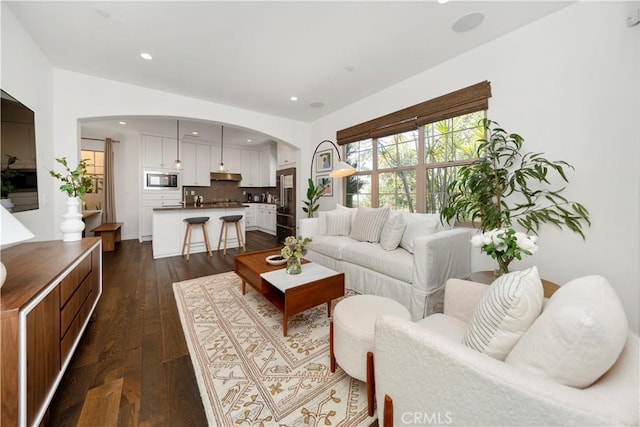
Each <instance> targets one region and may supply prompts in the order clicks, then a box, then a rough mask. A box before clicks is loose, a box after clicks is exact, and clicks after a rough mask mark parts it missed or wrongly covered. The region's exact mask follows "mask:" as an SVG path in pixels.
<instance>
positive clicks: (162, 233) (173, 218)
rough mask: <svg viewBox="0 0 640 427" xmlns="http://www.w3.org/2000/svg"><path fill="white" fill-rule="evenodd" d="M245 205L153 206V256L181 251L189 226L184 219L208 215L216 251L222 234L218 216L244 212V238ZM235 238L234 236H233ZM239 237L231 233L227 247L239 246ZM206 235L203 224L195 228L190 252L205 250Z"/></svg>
mask: <svg viewBox="0 0 640 427" xmlns="http://www.w3.org/2000/svg"><path fill="white" fill-rule="evenodd" d="M245 208H246V206H245V205H244V204H242V203H233V202H230V203H205V204H203V205H200V206H196V205H186V206H165V207H161V208H154V209H153V243H152V249H153V258H154V259H155V258H165V257H170V256H178V255H181V254H182V243H183V241H184V240H183V239H184V233H185V229H186V227H187V226H186V223H185V222H184V219H185V218H191V217H198V216H208V217H209V222H207V232H208V234H209V242H211V246H212V247H211V249H212V250H216V249H217V247H218V239H219V237H220V222H221V221H220V220H219V218H220V217H222V216H226V215H242V220H241V221H240V224H241V225H242V238H243V239H245ZM232 237H233V238H232ZM237 247H238V239H237V238H236V237H235V234H234V235H233V236H232V235H231V233H230V234H229V237H228V240H227V249H229V248H237ZM205 251H206V248H205V245H204V235H203V233H202V230H201V229H200V227H194V228H193V233H192V235H191V253H192V254H194V253H198V252H205Z"/></svg>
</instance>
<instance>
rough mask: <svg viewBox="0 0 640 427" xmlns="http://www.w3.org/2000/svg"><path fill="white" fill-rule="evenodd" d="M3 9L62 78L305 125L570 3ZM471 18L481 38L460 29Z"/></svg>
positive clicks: (30, 5) (21, 5)
mask: <svg viewBox="0 0 640 427" xmlns="http://www.w3.org/2000/svg"><path fill="white" fill-rule="evenodd" d="M4 3H6V4H8V5H9V7H10V9H11V10H12V11H13V13H14V14H15V15H16V17H17V18H18V20H19V21H20V22H21V23H22V25H23V26H24V27H25V29H26V30H27V31H28V32H29V33H30V34H31V36H32V37H33V39H34V40H35V42H36V43H37V44H38V45H39V46H40V48H41V49H42V50H43V51H44V53H45V54H46V55H47V57H48V58H49V60H50V61H51V63H52V64H53V66H55V67H57V68H62V69H68V70H72V71H76V72H80V73H85V74H89V75H94V76H99V77H103V78H107V79H111V80H117V81H122V82H126V83H130V84H136V85H139V86H145V87H149V88H153V89H158V90H162V91H166V92H172V93H176V94H181V95H185V96H189V97H194V98H200V99H204V100H208V101H212V102H217V103H221V104H226V105H231V106H236V107H240V108H244V109H247V110H252V111H258V112H263V113H267V114H272V115H276V116H281V117H287V118H291V119H294V120H301V121H307V122H311V121H314V120H316V119H318V118H320V117H322V116H324V115H327V114H329V113H331V112H333V111H336V110H338V109H340V108H342V107H344V106H346V105H349V104H351V103H353V102H356V101H358V100H360V99H362V98H364V97H366V96H369V95H371V94H373V93H375V92H378V91H380V90H382V89H384V88H386V87H388V86H390V85H393V84H395V83H397V82H399V81H402V80H404V79H406V78H408V77H410V76H413V75H415V74H418V73H420V72H422V71H424V70H426V69H428V68H430V67H433V66H435V65H437V64H439V63H442V62H444V61H446V60H448V59H450V58H453V57H455V56H457V55H460V54H461V53H463V52H465V51H468V50H470V49H473V48H474V47H476V46H479V45H481V44H483V43H486V42H487V41H489V40H492V39H494V38H497V37H499V36H501V35H503V34H506V33H508V32H511V31H513V30H515V29H517V28H519V27H522V26H524V25H527V24H528V23H531V22H533V21H535V20H537V19H540V18H541V17H543V16H545V15H548V14H550V13H553V12H555V11H557V10H558V9H560V8H562V7H564V6H566V5H568V4H570V2H557V1H539V2H525V1H494V2H485V1H460V0H451V1H450V2H449V3H446V4H442V5H441V4H438V3H437V2H436V1H435V0H430V1H427V0H423V1H408V2H402V1H280V2H275V1H255V2H248V1H226V2H222V1H196V2H181V1H173V2H167V1H139V2H132V1H124V2H94V1H76V2H74V1H70V2H55V1H40V2H38V1H33V2H31V1H29V2H23V1H4ZM474 12H481V13H483V14H484V21H483V22H482V24H481V25H480V26H479V27H478V28H476V29H474V30H471V31H468V32H454V31H453V30H452V25H453V24H454V23H455V22H456V21H457V20H458V19H460V18H461V17H463V16H465V15H467V14H469V13H474ZM141 52H149V53H150V54H151V55H153V60H152V61H146V60H144V59H142V58H140V56H139V54H140V53H141ZM488 60H491V59H488ZM291 96H297V97H298V101H296V102H292V101H291V100H290V97H291ZM312 103H322V104H323V106H322V107H319V108H318V107H315V108H314V107H312V106H311V104H312ZM218 133H219V130H218ZM225 142H226V136H225Z"/></svg>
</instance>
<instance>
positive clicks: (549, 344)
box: [505, 276, 629, 388]
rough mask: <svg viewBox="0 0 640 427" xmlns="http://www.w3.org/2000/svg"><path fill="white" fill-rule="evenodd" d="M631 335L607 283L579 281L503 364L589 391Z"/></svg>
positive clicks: (556, 298) (559, 295)
mask: <svg viewBox="0 0 640 427" xmlns="http://www.w3.org/2000/svg"><path fill="white" fill-rule="evenodd" d="M628 331H629V323H628V321H627V317H626V315H625V313H624V309H623V307H622V303H621V302H620V299H619V298H618V296H617V295H616V293H615V292H614V291H613V289H612V288H611V286H610V285H609V283H608V282H607V280H606V279H605V278H604V277H602V276H586V277H581V278H579V279H575V280H572V281H571V282H569V283H567V284H565V285H563V286H561V287H560V289H558V290H557V291H556V292H555V293H554V294H553V296H552V297H551V299H550V300H549V302H548V303H547V304H546V306H545V308H544V310H543V312H542V314H541V315H540V316H539V317H538V319H536V321H535V322H534V323H533V325H531V327H530V328H529V330H528V331H527V333H526V334H524V336H523V337H522V339H521V340H520V341H519V342H518V344H516V346H515V347H514V348H513V350H512V351H511V353H509V356H507V359H506V360H505V362H507V363H509V364H512V365H515V366H518V367H519V368H522V369H525V370H527V371H528V372H530V373H532V374H534V375H539V376H543V377H546V378H548V379H550V380H553V381H556V382H558V383H560V384H565V385H568V386H573V387H580V388H582V387H587V386H589V385H591V384H592V383H593V382H594V381H596V380H597V379H598V378H600V377H601V376H602V375H603V374H604V373H605V372H607V371H608V370H609V368H611V366H612V365H613V364H614V363H615V361H616V360H617V359H618V357H619V356H620V352H621V351H622V349H623V348H624V345H625V342H626V340H627V334H628Z"/></svg>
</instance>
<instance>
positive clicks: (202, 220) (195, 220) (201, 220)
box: [182, 216, 213, 261]
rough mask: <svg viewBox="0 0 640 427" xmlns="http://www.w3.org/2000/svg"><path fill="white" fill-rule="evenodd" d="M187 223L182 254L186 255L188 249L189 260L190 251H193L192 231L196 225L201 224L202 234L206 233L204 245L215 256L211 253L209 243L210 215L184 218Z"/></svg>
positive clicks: (210, 254)
mask: <svg viewBox="0 0 640 427" xmlns="http://www.w3.org/2000/svg"><path fill="white" fill-rule="evenodd" d="M183 221H184V222H186V223H187V228H186V229H185V230H184V241H183V242H182V255H183V256H184V250H185V248H186V249H187V261H189V253H190V252H191V231H192V227H193V226H194V225H200V226H201V227H202V234H204V245H205V247H206V248H207V252H209V256H213V254H212V253H211V245H210V244H209V233H208V232H207V221H209V217H208V216H196V217H192V218H185V219H184V220H183Z"/></svg>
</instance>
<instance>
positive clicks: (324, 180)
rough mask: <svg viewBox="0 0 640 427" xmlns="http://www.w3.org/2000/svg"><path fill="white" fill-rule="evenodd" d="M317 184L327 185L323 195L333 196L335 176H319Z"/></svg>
mask: <svg viewBox="0 0 640 427" xmlns="http://www.w3.org/2000/svg"><path fill="white" fill-rule="evenodd" d="M316 185H317V186H318V187H320V186H326V187H325V189H324V193H322V195H323V196H327V197H330V196H333V178H331V177H330V176H329V175H321V176H317V177H316Z"/></svg>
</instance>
